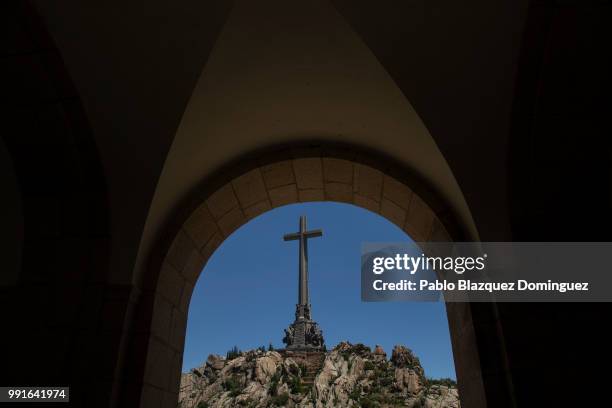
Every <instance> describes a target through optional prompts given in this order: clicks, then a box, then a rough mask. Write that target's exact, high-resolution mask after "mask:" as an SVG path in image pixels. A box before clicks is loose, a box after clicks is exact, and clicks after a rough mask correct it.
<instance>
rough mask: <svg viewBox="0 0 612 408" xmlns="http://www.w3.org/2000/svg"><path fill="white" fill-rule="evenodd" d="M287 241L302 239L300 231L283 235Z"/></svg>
mask: <svg viewBox="0 0 612 408" xmlns="http://www.w3.org/2000/svg"><path fill="white" fill-rule="evenodd" d="M283 239H284V240H285V241H294V240H296V239H300V233H299V232H294V233H293V234H287V235H285V236H284V237H283Z"/></svg>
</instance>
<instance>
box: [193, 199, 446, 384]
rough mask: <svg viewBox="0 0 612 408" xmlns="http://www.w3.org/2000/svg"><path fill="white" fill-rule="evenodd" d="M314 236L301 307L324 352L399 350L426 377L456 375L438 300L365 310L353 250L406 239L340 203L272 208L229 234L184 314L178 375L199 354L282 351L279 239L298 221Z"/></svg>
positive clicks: (286, 300)
mask: <svg viewBox="0 0 612 408" xmlns="http://www.w3.org/2000/svg"><path fill="white" fill-rule="evenodd" d="M300 215H306V216H307V217H308V228H309V229H315V228H322V229H323V237H321V238H314V239H310V240H309V241H308V252H309V254H308V255H309V278H310V303H311V304H312V315H313V316H312V317H313V319H314V320H315V321H317V322H318V323H319V325H320V326H321V328H322V330H323V335H324V338H325V342H326V344H327V347H328V348H331V347H333V346H335V345H336V344H337V343H338V342H340V341H342V340H348V341H350V342H351V343H364V344H366V345H368V346H370V347H374V345H375V344H380V345H382V346H383V348H384V349H385V351H386V352H387V354H388V355H389V356H390V354H391V350H392V348H393V345H395V344H403V345H405V346H407V347H409V348H410V349H412V350H413V351H414V352H415V353H416V355H417V356H418V357H419V358H420V360H421V363H422V365H423V367H424V368H425V374H426V375H427V376H428V377H436V378H438V377H450V378H453V379H454V378H456V377H455V368H454V364H453V357H452V350H451V345H450V335H449V331H448V321H447V318H446V310H445V307H444V303H441V302H377V303H366V302H362V301H361V297H360V293H361V292H360V256H361V255H360V250H361V244H362V242H401V241H406V240H409V239H410V238H409V237H408V236H407V235H406V234H405V233H404V232H403V231H401V230H400V229H399V228H397V227H396V226H395V225H393V224H391V223H390V222H389V221H387V220H386V219H384V218H382V217H381V216H379V215H377V214H374V213H372V212H369V211H367V210H364V209H361V208H358V207H355V206H352V205H348V204H339V203H329V202H323V203H304V204H292V205H289V206H284V207H280V208H276V209H274V210H272V211H269V212H267V213H265V214H262V215H260V216H259V217H257V218H255V219H253V220H251V221H250V222H249V223H247V224H246V225H243V226H242V227H241V228H240V229H238V230H237V231H235V232H234V233H233V234H232V235H231V236H230V237H229V238H228V239H227V240H225V242H224V243H223V244H222V245H221V246H220V247H219V248H218V249H217V251H216V252H215V253H214V254H213V256H212V257H211V258H210V260H209V261H208V263H207V265H206V267H205V268H204V271H203V272H202V274H201V275H200V278H199V279H198V282H197V283H196V287H195V289H194V293H193V296H192V299H191V304H190V308H189V316H188V322H187V338H186V343H185V353H184V358H183V371H188V370H189V369H190V368H193V367H196V366H199V365H201V364H202V362H203V361H204V360H205V359H206V357H207V356H208V354H211V353H216V354H222V355H225V353H226V351H227V350H229V349H230V348H232V347H233V346H234V345H236V346H238V347H239V348H240V349H242V350H247V349H251V348H256V347H259V346H261V345H265V346H267V345H268V343H270V342H271V343H272V344H273V345H274V346H275V347H276V348H281V347H283V346H284V345H283V343H282V337H283V330H284V329H285V328H286V327H287V326H288V325H289V324H290V323H291V322H292V321H293V317H294V312H295V304H296V302H297V285H298V243H297V241H290V242H285V241H283V235H284V234H286V233H291V232H296V231H297V230H298V222H299V216H300Z"/></svg>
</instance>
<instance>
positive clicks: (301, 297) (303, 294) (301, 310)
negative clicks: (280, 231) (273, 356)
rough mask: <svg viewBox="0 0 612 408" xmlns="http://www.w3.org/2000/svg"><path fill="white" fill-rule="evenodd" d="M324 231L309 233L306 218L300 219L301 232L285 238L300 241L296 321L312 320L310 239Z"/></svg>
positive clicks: (317, 230) (318, 230)
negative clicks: (309, 287) (310, 305)
mask: <svg viewBox="0 0 612 408" xmlns="http://www.w3.org/2000/svg"><path fill="white" fill-rule="evenodd" d="M322 235H323V231H322V230H320V229H316V230H312V231H307V230H306V216H304V215H302V216H301V217H300V230H299V231H298V232H294V233H292V234H287V235H285V236H284V239H285V241H294V240H299V241H300V258H299V271H300V278H299V289H298V308H297V315H296V319H310V307H309V303H308V300H309V299H308V246H307V241H308V238H315V237H320V236H322Z"/></svg>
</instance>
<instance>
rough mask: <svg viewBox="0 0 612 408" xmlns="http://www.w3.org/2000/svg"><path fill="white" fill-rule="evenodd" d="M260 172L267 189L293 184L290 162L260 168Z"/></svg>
mask: <svg viewBox="0 0 612 408" xmlns="http://www.w3.org/2000/svg"><path fill="white" fill-rule="evenodd" d="M261 172H262V174H263V178H264V182H265V183H266V187H267V188H274V187H279V186H284V185H287V184H292V183H295V178H294V177H293V166H292V165H291V160H285V161H281V162H278V163H273V164H268V165H266V166H262V167H261Z"/></svg>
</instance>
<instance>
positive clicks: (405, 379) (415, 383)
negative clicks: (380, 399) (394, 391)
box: [395, 368, 422, 394]
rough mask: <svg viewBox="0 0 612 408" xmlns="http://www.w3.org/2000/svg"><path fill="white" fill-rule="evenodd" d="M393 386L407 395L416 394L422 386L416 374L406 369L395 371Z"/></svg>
mask: <svg viewBox="0 0 612 408" xmlns="http://www.w3.org/2000/svg"><path fill="white" fill-rule="evenodd" d="M395 385H396V387H398V388H399V389H400V390H402V391H406V392H407V393H409V394H416V393H417V392H418V391H419V390H420V389H421V386H422V385H421V383H420V380H419V376H418V374H417V373H415V372H414V371H412V370H409V369H407V368H396V369H395Z"/></svg>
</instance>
